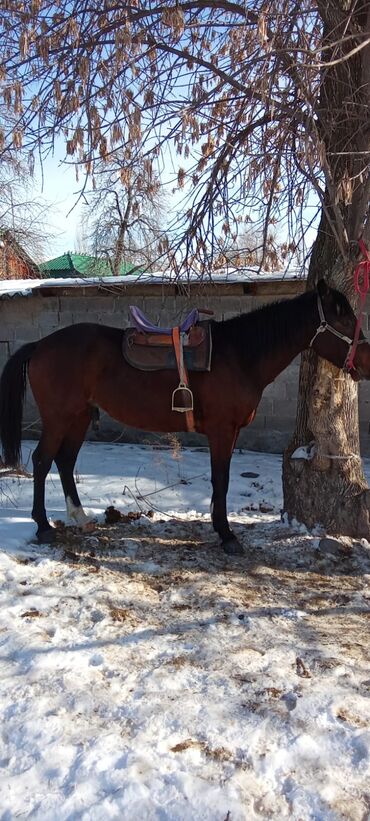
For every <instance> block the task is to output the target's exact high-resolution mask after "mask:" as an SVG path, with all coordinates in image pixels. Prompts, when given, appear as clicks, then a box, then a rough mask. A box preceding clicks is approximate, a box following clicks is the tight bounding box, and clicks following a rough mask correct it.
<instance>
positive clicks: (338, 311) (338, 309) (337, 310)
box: [335, 302, 342, 316]
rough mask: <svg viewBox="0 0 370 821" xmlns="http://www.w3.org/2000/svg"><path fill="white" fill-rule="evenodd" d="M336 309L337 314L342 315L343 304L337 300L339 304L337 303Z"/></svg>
mask: <svg viewBox="0 0 370 821" xmlns="http://www.w3.org/2000/svg"><path fill="white" fill-rule="evenodd" d="M335 310H336V312H337V316H341V314H342V307H341V305H339V302H337V304H336V306H335Z"/></svg>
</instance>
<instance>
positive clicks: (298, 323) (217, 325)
mask: <svg viewBox="0 0 370 821" xmlns="http://www.w3.org/2000/svg"><path fill="white" fill-rule="evenodd" d="M312 294H313V292H312V291H308V292H305V293H304V294H301V295H299V296H298V297H295V298H293V299H283V300H279V301H277V302H272V303H269V304H268V305H262V306H261V307H259V308H256V309H255V310H254V311H250V313H246V314H240V315H239V316H235V317H232V318H231V319H224V320H221V321H219V322H213V323H212V334H213V339H214V341H215V342H216V341H217V342H218V343H219V344H220V346H221V347H222V346H223V345H225V344H228V343H229V344H230V345H232V347H233V348H234V349H235V351H236V352H240V353H241V354H243V356H245V354H246V353H247V354H248V358H249V357H250V358H252V359H253V358H256V357H259V356H263V355H266V354H268V353H269V352H270V351H271V350H273V349H274V347H275V346H276V345H279V346H281V345H284V344H289V345H291V344H292V343H294V342H295V339H296V337H297V335H298V334H299V336H301V335H302V330H303V329H304V328H305V327H306V325H307V322H309V318H310V312H309V308H310V307H311V306H312Z"/></svg>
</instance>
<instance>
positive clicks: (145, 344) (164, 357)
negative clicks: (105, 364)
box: [122, 305, 213, 430]
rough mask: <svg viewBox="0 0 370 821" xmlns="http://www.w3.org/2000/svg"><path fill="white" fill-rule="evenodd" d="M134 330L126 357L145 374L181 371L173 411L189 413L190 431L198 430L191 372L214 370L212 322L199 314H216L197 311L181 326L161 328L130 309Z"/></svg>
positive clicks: (126, 338) (127, 334)
mask: <svg viewBox="0 0 370 821" xmlns="http://www.w3.org/2000/svg"><path fill="white" fill-rule="evenodd" d="M130 311H131V317H132V320H133V324H134V327H132V328H127V329H126V330H125V331H124V332H123V349H122V350H123V356H124V358H125V360H126V362H128V363H129V365H132V366H133V367H134V368H138V369H139V370H142V371H159V370H168V369H169V370H177V371H178V373H179V378H180V382H179V385H178V388H176V389H175V390H174V391H173V394H172V410H175V411H179V412H180V413H182V412H183V413H186V414H187V426H188V430H191V429H192V430H194V420H193V419H192V418H190V416H188V414H191V417H192V411H193V394H192V391H191V390H190V388H189V381H188V376H187V371H210V370H211V357H212V336H211V326H210V322H209V320H206V321H202V322H200V321H199V314H200V313H205V314H212V313H213V311H208V310H201V309H199V310H198V309H196V308H194V309H193V310H192V311H191V312H190V313H189V314H188V315H187V316H186V318H185V319H184V321H183V322H182V323H181V325H179V326H177V327H176V326H175V327H174V328H160V327H158V326H157V325H154V324H153V323H151V322H150V320H148V319H147V317H146V316H145V315H144V314H143V313H142V311H140V309H139V308H137V307H136V306H134V305H133V306H130Z"/></svg>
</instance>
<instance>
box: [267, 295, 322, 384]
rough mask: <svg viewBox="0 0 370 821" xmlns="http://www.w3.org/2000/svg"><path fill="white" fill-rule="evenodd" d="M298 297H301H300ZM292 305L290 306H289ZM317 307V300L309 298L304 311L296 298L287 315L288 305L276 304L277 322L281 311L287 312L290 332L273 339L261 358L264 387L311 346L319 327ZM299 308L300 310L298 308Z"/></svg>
mask: <svg viewBox="0 0 370 821" xmlns="http://www.w3.org/2000/svg"><path fill="white" fill-rule="evenodd" d="M298 299H300V298H299V297H298ZM289 307H290V306H289ZM315 307H316V302H314V303H313V304H312V303H311V302H310V301H308V300H307V304H306V306H305V311H304V312H303V311H302V308H301V305H298V304H297V301H296V300H292V301H291V312H289V311H288V316H286V305H283V303H281V304H279V303H277V304H276V311H277V315H276V318H275V322H278V319H279V312H280V311H281V312H283V311H284V313H285V317H284V321H285V322H288V323H289V325H288V333H287V334H286V338H285V339H284V340H281V344H279V338H278V337H276V338H275V340H273V339H272V342H271V348H270V350H269V352H268V353H267V352H266V351H265V353H264V355H263V367H261V364H262V357H261V358H260V360H259V363H257V365H258V364H259V373H260V376H261V380H262V388H264V387H266V385H269V384H270V382H273V381H274V379H276V377H277V376H279V374H280V373H281V372H282V371H284V370H285V368H287V367H288V365H290V363H291V362H292V361H293V359H295V357H296V356H298V354H300V353H301V352H302V351H304V350H305V349H306V348H308V347H309V344H310V341H311V339H312V337H313V335H314V333H315V330H316V328H317V317H316V312H315V310H313V308H315ZM297 309H298V310H297Z"/></svg>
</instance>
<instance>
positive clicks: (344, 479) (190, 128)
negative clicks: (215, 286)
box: [0, 0, 370, 534]
mask: <svg viewBox="0 0 370 821" xmlns="http://www.w3.org/2000/svg"><path fill="white" fill-rule="evenodd" d="M0 6H1V7H2V17H1V23H0V26H1V35H2V37H1V49H2V55H3V59H2V69H1V70H2V73H1V78H2V80H1V82H2V93H3V97H4V101H5V103H6V105H8V106H9V109H10V110H12V111H13V112H15V113H16V115H17V117H18V120H17V123H16V125H15V126H14V127H12V128H11V129H8V130H6V129H5V130H4V133H3V136H2V141H3V143H4V144H5V145H8V144H9V143H13V144H14V145H15V146H16V147H17V148H19V147H20V146H21V145H23V146H24V148H25V149H26V150H27V151H29V152H30V151H31V152H32V151H34V150H36V147H37V148H38V149H39V150H41V154H43V153H44V154H45V153H47V151H48V150H51V149H52V147H53V143H54V140H55V136H56V134H57V133H63V134H64V135H65V139H66V151H67V155H68V157H69V158H70V159H71V160H73V161H74V162H75V163H76V166H77V168H79V169H80V172H81V173H84V174H93V173H94V163H95V162H96V160H97V159H99V158H100V159H101V158H103V159H104V158H108V157H109V156H110V154H111V153H112V152H115V151H116V150H120V151H123V152H124V157H125V162H126V165H127V167H128V168H129V167H133V166H134V164H135V161H136V160H137V158H138V157H140V158H145V159H147V160H148V162H151V163H153V167H157V164H158V163H159V162H160V158H161V157H162V163H167V162H168V156H169V155H168V153H167V152H168V146H169V145H170V144H171V145H172V147H174V149H175V151H176V152H177V155H178V168H177V182H178V187H179V189H183V192H184V208H183V218H182V220H180V223H179V226H178V230H179V232H180V229H181V232H182V237H183V241H182V243H181V246H180V245H178V246H177V248H176V249H175V250H177V254H176V257H175V259H176V261H177V262H178V261H179V259H180V254H182V259H183V260H184V261H185V262H186V265H187V266H188V267H190V266H191V265H192V264H193V263H194V262H196V263H197V265H199V264H200V263H203V266H204V269H205V270H207V273H211V272H212V264H213V260H214V257H215V258H218V257H219V253H220V248H221V250H222V243H223V241H225V244H226V245H227V244H228V242H229V239H230V237H231V238H233V239H235V237H236V236H237V234H238V231H239V230H240V218H241V217H242V216H243V214H245V213H248V212H250V213H251V214H253V220H254V226H255V227H256V229H257V230H260V231H261V232H262V237H263V255H262V263H263V262H264V257H265V255H266V252H267V245H268V243H267V239H268V236H269V232H270V230H271V226H273V227H274V230H277V231H279V232H280V233H281V232H282V231H284V232H285V234H286V245H287V247H289V246H290V245H291V244H292V245H293V247H294V248H297V247H299V248H300V253H301V254H303V255H304V254H305V243H306V241H307V238H308V235H309V230H310V228H311V227H312V225H313V224H314V222H315V218H316V216H317V214H318V213H320V215H321V216H320V223H319V227H318V232H317V237H316V240H315V242H314V246H313V251H312V255H311V261H310V270H309V278H308V286H309V287H312V285H313V284H314V283H315V281H316V280H317V278H318V277H319V276H322V275H324V274H325V275H326V276H327V277H328V279H329V280H330V282H331V284H336V285H337V286H338V287H340V288H342V289H343V290H345V291H347V293H348V294H349V296H350V298H353V288H352V272H353V268H354V264H355V261H356V258H357V257H356V255H357V245H356V243H355V241H356V240H357V239H358V237H359V235H360V234H362V236H363V237H364V239H365V240H366V241H369V239H370V221H369V208H368V203H369V190H370V182H369V173H368V160H369V152H370V128H369V111H370V105H369V103H370V100H369V74H370V53H369V52H370V46H369V29H370V8H369V5H368V3H366V2H365V0H353V2H352V3H351V4H350V3H349V2H348V0H325V2H321V0H316V2H312V0H303V2H300V3H297V2H296V0H275V1H274V2H272V0H253V1H252V2H251V3H249V4H248V5H245V3H240V2H234V1H233V0H223V2H218V3H214V0H178V1H177V2H176V3H173V4H169V5H166V6H164V5H163V4H162V3H157V4H156V3H154V4H153V3H152V2H150V3H149V2H148V0H142V2H141V3H140V4H139V5H136V4H135V5H134V4H133V5H129V4H126V3H111V2H110V0H106V1H105V2H103V3H102V4H100V5H99V6H97V7H96V8H93V7H92V6H88V5H86V3H85V2H84V0H72V2H71V0H68V2H67V0H58V2H55V3H53V2H50V0H31V1H30V3H28V4H24V3H20V4H17V6H16V7H15V4H10V3H8V2H5V0H4V2H3V3H0ZM310 209H311V210H310ZM178 235H179V236H180V234H178ZM311 439H315V441H316V443H317V450H316V455H315V457H314V459H312V460H311V461H307V462H306V463H304V464H302V463H301V465H300V468H299V470H298V471H297V470H296V469H295V468H294V467H293V465H295V464H296V462H295V461H294V460H293V461H292V460H291V459H290V451H291V450H292V448H294V447H295V444H296V443H299V444H304V443H306V442H308V441H310V440H311ZM284 485H285V488H284V489H285V506H286V508H287V510H288V512H289V514H290V515H296V516H297V518H299V519H301V520H303V521H307V522H308V523H312V522H317V521H321V522H323V523H324V524H325V525H326V527H327V528H329V529H335V528H337V527H340V529H341V530H342V531H343V530H344V531H345V532H350V533H354V534H357V533H360V532H364V531H366V532H368V527H369V515H368V492H367V490H366V484H365V480H364V476H363V473H362V470H361V462H360V459H359V441H358V416H357V393H356V387H355V385H354V384H353V383H352V382H351V380H350V378H349V377H346V376H345V375H343V374H338V373H337V372H333V369H331V368H330V366H328V365H327V364H326V363H323V362H322V361H318V360H317V359H316V358H315V357H314V355H313V354H310V355H309V356H307V357H305V359H304V362H303V366H302V371H301V381H300V394H299V409H298V420H297V428H296V431H295V435H294V443H293V444H292V447H291V448H290V449H289V452H288V454H287V455H286V458H285V467H284ZM308 489H309V492H308ZM308 499H309V500H310V504H309V505H308ZM339 510H340V513H339V512H338V511H339Z"/></svg>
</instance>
